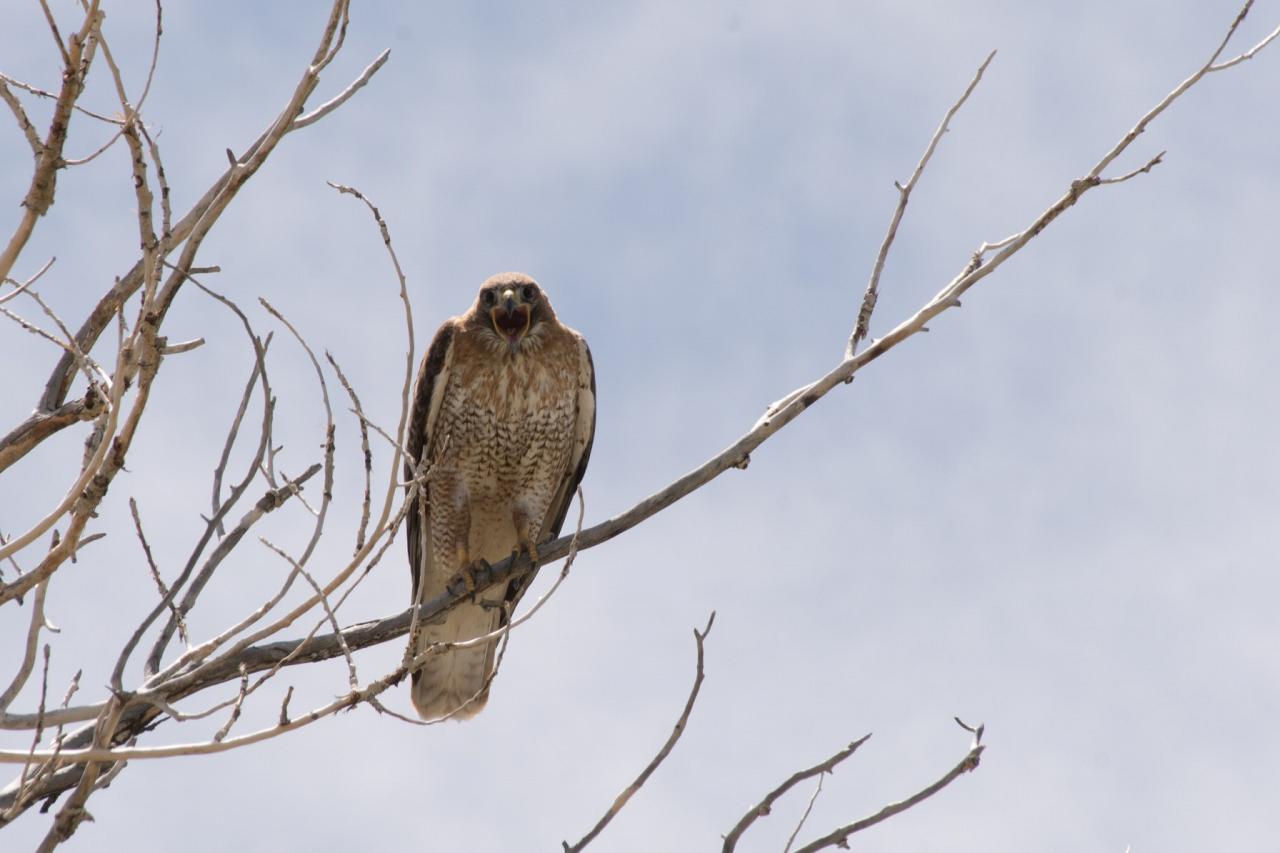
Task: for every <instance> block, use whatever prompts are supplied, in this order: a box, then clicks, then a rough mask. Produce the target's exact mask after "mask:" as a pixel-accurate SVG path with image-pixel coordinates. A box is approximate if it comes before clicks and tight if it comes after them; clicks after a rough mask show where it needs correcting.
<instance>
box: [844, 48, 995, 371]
mask: <svg viewBox="0 0 1280 853" xmlns="http://www.w3.org/2000/svg"><path fill="white" fill-rule="evenodd" d="M995 58H996V52H995V51H994V50H993V51H991V53H989V54H987V58H986V59H984V60H983V61H982V64H981V65H979V66H978V71H977V73H976V74H974V75H973V79H972V80H970V81H969V85H968V86H967V87H966V88H965V90H964V94H962V95H961V96H960V99H959V100H958V101H956V102H955V103H954V104H952V105H951V109H949V110H947V112H946V115H944V116H943V117H942V121H941V122H940V123H939V124H938V129H937V130H935V131H934V132H933V137H932V138H931V139H930V140H929V144H928V146H926V147H925V149H924V154H923V155H922V156H921V157H920V162H919V163H917V164H916V168H915V171H913V172H912V173H911V177H910V178H909V179H908V180H907V182H906V183H905V184H899V183H898V182H897V181H894V186H895V187H896V188H897V190H898V206H897V207H896V208H894V211H893V217H892V218H891V219H890V220H889V230H888V232H887V233H886V234H885V235H884V241H883V242H882V243H881V244H880V251H879V252H878V253H877V254H876V262H875V266H873V267H872V268H871V280H870V281H868V282H867V290H866V293H865V294H863V297H862V307H861V308H859V309H858V320H857V322H856V323H855V324H854V327H853V333H852V334H851V335H850V336H849V345H848V347H847V348H846V350H845V352H846V354H849V355H852V354H853V353H854V352H856V351H857V349H858V344H859V343H861V342H862V340H863V339H864V338H866V336H867V332H868V330H869V328H870V326H871V314H872V312H874V311H875V309H876V299H877V298H878V297H879V295H880V274H881V273H883V272H884V264H885V261H886V260H888V258H889V250H890V249H892V248H893V241H894V239H895V238H896V237H897V236H898V225H899V223H901V222H902V215H903V214H904V213H905V212H906V210H907V202H908V201H910V200H911V191H912V190H913V189H915V187H916V183H917V182H918V181H919V180H920V176H921V175H922V174H924V170H925V167H926V166H928V165H929V160H930V159H931V158H932V157H933V152H934V151H936V150H937V148H938V143H939V142H941V141H942V136H943V134H945V133H946V132H947V128H948V127H949V126H950V124H951V119H953V118H955V115H956V113H958V112H959V111H960V108H961V107H963V106H964V102H965V101H967V100H969V96H970V95H972V94H973V90H974V89H976V88H977V87H978V83H980V82H981V81H982V75H983V73H984V72H985V71H986V70H987V66H988V65H990V64H991V60H993V59H995Z"/></svg>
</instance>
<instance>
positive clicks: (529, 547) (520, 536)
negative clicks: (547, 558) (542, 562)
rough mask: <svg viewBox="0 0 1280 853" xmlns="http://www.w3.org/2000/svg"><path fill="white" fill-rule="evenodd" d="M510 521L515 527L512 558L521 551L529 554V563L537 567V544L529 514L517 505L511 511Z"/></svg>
mask: <svg viewBox="0 0 1280 853" xmlns="http://www.w3.org/2000/svg"><path fill="white" fill-rule="evenodd" d="M511 520H512V521H513V522H514V523H515V526H516V550H515V551H514V552H513V553H512V555H511V556H512V557H516V556H518V555H519V554H520V552H521V551H528V552H529V562H530V563H532V564H533V565H534V566H537V565H538V542H537V539H535V538H534V534H533V524H532V523H531V522H530V520H529V513H528V512H527V511H526V510H525V508H524V507H522V506H520V505H519V504H517V505H516V506H515V507H514V508H513V509H512V510H511Z"/></svg>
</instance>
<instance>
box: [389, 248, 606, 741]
mask: <svg viewBox="0 0 1280 853" xmlns="http://www.w3.org/2000/svg"><path fill="white" fill-rule="evenodd" d="M595 424H596V382H595V367H594V364H593V363H592V360H591V350H590V349H589V348H588V347H587V342H586V340H585V339H584V338H583V337H582V335H580V334H579V333H578V332H576V331H574V330H573V329H571V328H569V327H568V326H566V325H564V324H562V323H561V322H560V321H559V319H558V318H557V317H556V313H555V311H554V310H553V309H552V307H551V301H550V300H549V299H548V298H547V294H546V292H545V291H543V289H542V288H541V286H540V285H539V284H538V282H537V281H535V280H534V279H533V278H531V277H530V276H528V275H525V274H524V273H518V272H507V273H499V274H497V275H494V276H491V277H489V278H488V279H486V280H485V281H484V283H483V284H482V285H481V286H480V290H479V292H478V293H477V294H476V298H475V302H473V303H472V305H471V308H470V310H468V311H467V312H466V313H465V314H461V315H459V316H457V317H452V318H450V319H448V320H446V321H445V322H444V323H443V324H442V325H441V326H440V329H439V330H438V331H437V332H436V334H435V338H434V339H433V340H432V342H431V346H430V347H429V348H428V349H427V352H426V354H425V355H424V356H423V358H422V362H421V365H420V366H419V369H418V375H417V381H416V386H415V391H414V396H413V408H412V410H411V413H410V417H409V426H408V432H407V436H406V446H405V449H406V451H407V453H408V458H407V459H406V461H405V480H406V490H408V491H409V493H410V504H409V507H408V516H407V525H406V527H407V533H408V550H409V569H410V573H411V576H412V580H413V601H414V602H415V603H421V602H424V601H428V600H430V599H431V598H432V597H434V596H436V595H439V594H441V593H442V592H444V591H445V588H446V587H447V586H448V585H449V584H450V582H451V581H452V580H453V579H454V578H456V577H458V576H459V575H460V574H461V575H462V576H463V577H464V578H465V577H467V575H466V574H465V573H464V572H465V570H466V569H467V568H468V567H469V566H472V565H473V564H475V563H487V562H497V561H498V560H502V559H504V558H506V557H508V556H511V555H512V554H515V553H519V552H521V551H523V552H526V553H528V555H529V557H530V559H531V560H532V562H533V564H534V566H535V568H536V566H537V563H538V546H539V545H540V544H543V543H545V542H547V541H549V540H551V539H554V538H555V537H556V536H558V535H559V534H560V528H561V527H562V526H563V524H564V519H565V515H566V513H567V512H568V510H569V506H570V504H571V503H572V502H573V499H574V495H575V493H576V492H577V489H578V486H579V484H580V483H581V482H582V477H583V474H584V473H585V472H586V469H587V461H588V459H590V457H591V445H592V441H593V439H594V437H595ZM423 460H426V465H425V466H423V469H422V470H424V471H425V474H423V476H422V480H424V481H425V484H422V485H420V486H419V488H418V490H417V491H416V493H415V492H414V490H413V488H412V485H413V480H414V477H415V472H416V471H418V470H419V464H420V463H422V462H423ZM532 580H533V575H532V574H528V575H525V576H523V577H519V578H516V579H515V580H512V581H510V582H509V583H507V584H506V585H505V587H495V588H491V589H489V590H485V591H483V592H478V593H473V594H472V596H471V597H470V599H468V600H464V601H462V602H460V603H459V604H458V605H456V606H455V608H454V609H453V610H450V611H449V612H448V613H446V614H445V615H444V616H443V617H442V618H440V619H439V620H438V621H433V622H429V623H423V624H422V625H421V626H420V631H419V632H418V636H417V637H416V639H411V640H410V643H411V644H414V643H416V646H414V648H412V649H411V651H412V652H413V654H414V656H415V657H416V656H418V655H422V654H423V653H424V652H425V651H426V650H427V648H428V647H429V646H430V645H431V644H433V643H440V644H444V643H455V642H459V641H464V640H469V639H473V638H476V637H479V636H482V635H485V634H489V633H492V632H494V631H496V630H498V629H500V628H502V627H503V626H505V625H506V624H507V621H508V620H509V619H510V618H511V613H512V611H513V610H514V609H515V606H516V604H517V603H518V602H519V601H520V597H521V596H522V595H523V594H524V592H525V590H526V589H527V588H528V586H529V584H530V583H531V582H532ZM497 645H498V638H496V637H494V638H492V639H489V640H486V641H484V642H482V643H479V644H477V645H475V646H472V647H469V648H446V649H445V650H444V651H442V652H440V653H434V654H431V655H428V656H427V657H426V658H425V660H424V661H423V663H422V665H421V667H420V668H419V669H417V670H416V671H414V672H413V674H412V687H411V698H412V701H413V705H414V707H415V708H416V710H417V712H418V714H419V715H420V716H421V717H422V718H423V719H426V720H434V719H441V718H452V719H457V720H464V719H469V718H471V717H474V716H475V715H476V714H478V713H480V711H481V710H482V709H483V708H484V706H485V704H486V703H487V701H488V698H489V685H490V682H491V680H492V674H493V669H494V655H495V652H496V650H497Z"/></svg>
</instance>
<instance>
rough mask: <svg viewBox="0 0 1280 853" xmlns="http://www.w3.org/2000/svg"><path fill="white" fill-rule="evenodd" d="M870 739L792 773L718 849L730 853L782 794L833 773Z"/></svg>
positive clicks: (752, 809) (866, 737) (865, 738)
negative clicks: (815, 778) (804, 782)
mask: <svg viewBox="0 0 1280 853" xmlns="http://www.w3.org/2000/svg"><path fill="white" fill-rule="evenodd" d="M870 739H871V735H869V734H865V735H863V736H862V737H860V738H858V739H857V740H855V741H854V742H853V743H851V744H849V745H848V746H846V747H845V748H844V749H842V750H840V751H839V752H837V753H836V754H834V755H832V756H831V757H830V758H828V759H827V760H826V761H822V762H819V763H818V764H815V765H813V766H812V767H806V768H805V769H804V770H797V771H796V772H795V773H792V774H791V775H790V776H789V777H787V779H786V781H784V782H783V783H782V784H781V785H779V786H778V787H776V788H774V789H773V790H772V791H770V792H769V793H767V794H765V796H764V799H762V800H761V801H760V802H759V803H757V804H756V805H754V806H752V807H751V808H750V809H749V810H748V811H747V813H746V814H744V815H743V816H742V819H741V820H739V821H738V822H737V823H736V824H734V825H733V829H731V830H729V832H728V833H726V834H725V837H724V846H723V847H721V848H720V849H721V851H722V853H731V851H732V850H733V849H734V848H735V847H736V846H737V844H738V839H740V838H741V837H742V833H744V832H746V831H747V830H748V829H750V828H751V824H753V823H755V822H756V819H757V818H761V817H764V816H765V815H768V814H770V813H771V812H772V811H773V804H774V803H775V802H777V801H778V799H779V798H781V797H782V795H783V794H785V793H787V792H788V791H790V790H791V789H792V788H794V787H795V786H796V785H798V784H800V783H801V782H803V781H804V780H805V779H812V778H813V777H814V776H817V777H819V778H821V777H822V775H823V774H825V773H832V772H834V771H835V769H836V765H838V764H839V763H840V762H842V761H844V760H845V759H846V758H848V757H849V756H851V755H853V754H854V753H855V752H857V751H858V747H860V746H862V745H863V744H864V743H866V742H867V741H868V740H870Z"/></svg>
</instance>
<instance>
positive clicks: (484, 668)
mask: <svg viewBox="0 0 1280 853" xmlns="http://www.w3.org/2000/svg"><path fill="white" fill-rule="evenodd" d="M501 618H502V608H501V607H498V606H494V605H490V606H487V607H486V606H484V605H483V604H480V603H478V602H477V603H471V602H466V603H463V604H459V605H458V606H457V607H455V608H454V609H453V610H451V611H449V613H447V614H446V615H445V617H444V620H443V621H441V622H437V623H433V624H428V625H423V626H422V630H421V633H420V635H419V638H418V646H417V649H416V650H415V654H419V655H420V654H422V653H423V652H424V651H425V650H426V649H427V647H428V646H430V645H431V644H432V643H457V642H461V641H463V640H470V639H474V638H475V637H479V636H482V635H484V634H488V633H491V632H493V631H495V630H497V628H498V626H499V623H500V620H501ZM497 649H498V638H496V637H495V638H494V639H492V640H488V641H486V642H483V643H479V644H477V645H475V646H471V647H469V648H465V649H450V650H449V651H445V652H440V653H438V654H432V655H430V656H429V657H428V658H427V659H426V662H425V663H423V665H422V668H421V669H419V670H418V671H417V672H415V673H414V674H413V689H412V691H411V694H412V698H413V706H414V707H415V708H417V709H418V713H419V714H420V715H421V716H422V718H423V719H424V720H435V719H439V718H441V717H450V718H451V719H454V720H467V719H470V718H471V717H474V716H475V715H476V714H479V713H480V712H481V711H482V710H484V706H485V703H486V702H488V701H489V679H490V675H491V673H492V672H493V661H494V655H495V654H496V652H497Z"/></svg>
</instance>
